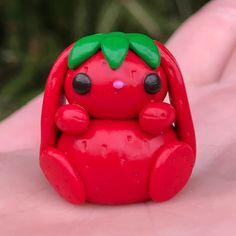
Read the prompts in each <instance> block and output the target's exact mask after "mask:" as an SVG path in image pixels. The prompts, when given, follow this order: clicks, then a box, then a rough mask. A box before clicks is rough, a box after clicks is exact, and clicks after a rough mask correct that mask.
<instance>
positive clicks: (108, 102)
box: [40, 32, 196, 204]
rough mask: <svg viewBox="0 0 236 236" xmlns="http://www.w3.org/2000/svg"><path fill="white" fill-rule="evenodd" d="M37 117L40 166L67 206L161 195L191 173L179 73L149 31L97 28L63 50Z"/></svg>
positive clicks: (188, 121) (188, 123)
mask: <svg viewBox="0 0 236 236" xmlns="http://www.w3.org/2000/svg"><path fill="white" fill-rule="evenodd" d="M167 93H168V95H169V99H170V104H169V103H165V102H163V100H164V98H165V97H166V95H167ZM41 122H42V134H41V151H40V165H41V168H42V170H43V172H44V174H45V176H46V178H47V180H48V182H49V183H50V184H51V185H52V186H53V187H54V189H55V190H56V191H57V192H58V193H59V194H60V195H61V196H62V197H63V198H65V199H66V200H68V201H70V202H72V203H75V204H82V203H84V202H85V201H88V202H93V203H99V204H126V203H134V202H141V201H146V200H149V199H152V200H153V201H157V202H159V201H165V200H168V199H170V198H171V197H173V196H174V195H175V194H176V193H178V192H179V191H180V190H181V189H182V188H183V187H184V185H185V184H186V182H187V181H188V179H189V177H190V175H191V173H192V169H193V166H194V162H195V156H196V145H195V135H194V128H193V123H192V118H191V113H190V109H189V104H188V100H187V95H186V91H185V87H184V82H183V78H182V75H181V72H180V70H179V68H178V66H177V63H176V61H175V59H174V57H173V56H172V55H171V54H170V52H169V51H168V50H167V49H166V48H165V47H164V46H163V45H162V44H161V43H159V42H158V41H155V40H152V39H151V38H149V37H148V36H146V35H143V34H136V33H120V32H113V33H107V34H95V35H90V36H87V37H84V38H81V39H79V40H78V41H77V42H76V43H75V44H73V45H71V46H69V47H68V48H66V49H65V50H64V51H63V52H62V54H61V55H60V56H59V58H58V59H57V61H56V62H55V64H54V66H53V68H52V70H51V72H50V74H49V77H48V81H47V84H46V88H45V93H44V101H43V109H42V121H41Z"/></svg>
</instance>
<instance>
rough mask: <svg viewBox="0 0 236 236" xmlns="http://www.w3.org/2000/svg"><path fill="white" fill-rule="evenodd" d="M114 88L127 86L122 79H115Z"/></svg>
mask: <svg viewBox="0 0 236 236" xmlns="http://www.w3.org/2000/svg"><path fill="white" fill-rule="evenodd" d="M112 86H113V88H115V89H117V90H119V89H122V88H123V87H124V86H125V83H124V82H123V81H121V80H115V81H114V82H113V84H112Z"/></svg>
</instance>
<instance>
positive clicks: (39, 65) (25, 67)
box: [0, 0, 208, 120]
mask: <svg viewBox="0 0 236 236" xmlns="http://www.w3.org/2000/svg"><path fill="white" fill-rule="evenodd" d="M206 2H208V0H173V1H167V0H113V1H112V0H99V1H98V0H97V1H96V0H77V1H76V0H70V1H68V0H60V1H56V0H50V1H49V0H1V1H0V120H1V119H3V118H4V117H6V116H7V115H9V114H10V113H11V112H13V111H14V110H16V109H17V108H18V107H20V106H21V105H23V104H25V103H26V102H27V101H28V100H30V99H31V98H33V97H34V96H35V95H37V94H39V93H40V92H41V91H42V90H43V87H44V84H45V81H46V78H47V74H48V72H49V70H50V67H51V66H52V63H53V62H54V60H55V59H56V57H57V55H58V54H59V53H60V51H61V50H62V49H63V48H65V47H66V46H67V45H69V44H70V43H71V42H73V41H75V40H77V39H78V38H79V37H81V36H84V35H87V34H93V33H96V32H108V31H124V32H141V33H146V34H149V35H150V36H152V37H153V38H157V39H158V40H160V41H162V42H164V41H165V40H166V39H167V38H168V37H169V36H170V35H171V33H172V32H173V31H174V30H175V29H176V28H177V27H178V26H179V24H180V23H181V22H182V21H183V20H185V19H186V18H187V17H188V16H190V15H191V14H193V13H194V12H195V11H196V10H198V9H199V8H200V7H201V6H202V5H203V4H204V3H206Z"/></svg>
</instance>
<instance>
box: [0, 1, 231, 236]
mask: <svg viewBox="0 0 236 236" xmlns="http://www.w3.org/2000/svg"><path fill="white" fill-rule="evenodd" d="M235 43H236V2H235V1H234V0H215V1H212V2H211V3H209V4H208V5H207V6H206V7H204V8H203V9H202V10H201V11H199V12H198V13H197V14H195V15H194V16H192V17H191V18H190V19H189V20H188V21H187V22H186V23H185V24H184V25H183V26H182V27H180V28H179V29H178V30H177V32H176V33H175V34H174V35H173V36H172V37H171V39H170V40H169V41H168V43H167V47H168V48H169V49H170V51H171V52H172V53H173V54H174V56H175V57H176V59H177V61H178V62H179V65H180V68H181V70H182V73H183V75H184V78H185V82H186V87H187V91H188V95H189V100H190V104H191V108H192V109H191V110H192V114H193V119H194V123H195V129H196V135H197V146H198V149H197V150H198V155H197V163H196V167H195V170H194V174H193V177H192V178H191V179H190V182H189V183H188V185H187V186H186V188H185V189H184V190H183V191H182V192H181V193H180V194H178V196H176V197H175V198H174V199H172V200H171V201H168V202H165V203H162V204H157V203H152V202H150V203H142V204H135V205H128V206H117V207H115V206H111V207H104V206H96V205H90V204H86V205H84V206H79V207H76V206H74V205H70V204H68V203H66V202H65V201H64V200H63V199H60V198H59V197H58V196H57V195H56V194H55V193H54V192H53V191H52V190H50V187H49V186H48V185H47V183H46V182H45V181H44V179H43V177H42V175H41V172H40V170H39V168H38V149H39V130H40V127H39V126H40V110H41V102H42V97H41V96H39V97H37V98H36V99H34V100H33V101H32V102H30V103H29V104H28V105H26V106H25V107H23V108H22V109H21V110H19V111H18V112H16V113H15V114H13V115H12V116H11V117H9V118H8V119H7V120H5V121H3V122H2V123H1V124H0V150H1V154H0V155H1V157H0V189H1V192H0V209H1V210H0V217H1V218H0V219H1V220H0V231H1V234H2V235H14V234H17V233H18V234H19V232H20V233H22V234H24V235H30V234H33V235H51V234H57V235H65V234H68V235H77V234H80V235H114V236H116V235H136V236H137V235H154V234H160V235H173V234H175V235H178V234H181V235H200V234H204V235H205V234H208V235H209V234H210V235H223V234H230V235H234V234H235V233H236V228H235V217H236V206H235V204H234V202H235V199H236V187H235V186H236V175H235V169H236V162H235V160H234V157H235V153H236V147H235V145H234V143H235V140H236V135H235V134H236V126H235V118H234V117H235V116H236V109H235V101H236V93H235V89H236V79H235V73H236V63H235V61H236V44H235Z"/></svg>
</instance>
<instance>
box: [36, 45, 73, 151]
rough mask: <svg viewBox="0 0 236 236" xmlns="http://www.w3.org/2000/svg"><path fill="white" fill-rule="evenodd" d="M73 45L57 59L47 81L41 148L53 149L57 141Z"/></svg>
mask: <svg viewBox="0 0 236 236" xmlns="http://www.w3.org/2000/svg"><path fill="white" fill-rule="evenodd" d="M72 46H73V44H72V45H70V46H69V47H67V48H66V49H65V50H64V51H63V52H62V53H61V54H60V55H59V57H58V58H57V60H56V62H55V63H54V65H53V67H52V69H51V71H50V74H49V76H48V79H47V83H46V87H45V91H44V98H43V108H42V116H41V147H40V152H42V151H43V150H44V149H45V148H48V147H53V146H55V144H56V140H57V135H58V134H57V132H58V131H57V128H56V125H55V121H54V116H55V113H56V111H57V109H58V107H59V106H60V105H61V104H62V103H63V82H64V78H65V75H66V72H67V70H68V56H69V53H70V50H71V48H72Z"/></svg>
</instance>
